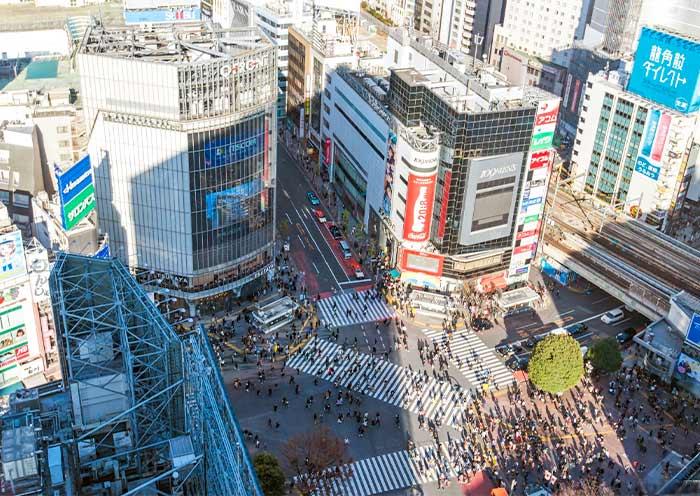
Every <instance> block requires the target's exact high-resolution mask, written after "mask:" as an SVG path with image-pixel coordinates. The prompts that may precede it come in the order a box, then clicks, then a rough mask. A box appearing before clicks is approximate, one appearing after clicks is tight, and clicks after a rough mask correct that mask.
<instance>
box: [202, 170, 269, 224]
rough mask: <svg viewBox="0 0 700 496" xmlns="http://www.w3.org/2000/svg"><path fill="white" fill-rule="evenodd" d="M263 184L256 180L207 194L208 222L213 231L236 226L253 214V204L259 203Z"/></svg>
mask: <svg viewBox="0 0 700 496" xmlns="http://www.w3.org/2000/svg"><path fill="white" fill-rule="evenodd" d="M261 191H262V182H261V181H260V180H259V179H254V180H252V181H248V182H246V183H241V184H239V185H238V186H234V187H232V188H228V189H225V190H223V191H215V192H212V193H207V196H206V204H207V220H208V221H209V222H210V225H211V228H212V229H217V228H220V227H226V226H230V225H233V224H236V223H238V222H240V221H242V220H244V219H246V218H248V217H249V215H250V214H251V211H250V210H252V207H254V205H253V204H252V203H251V202H253V203H255V202H259V201H260V196H259V193H260V192H261Z"/></svg>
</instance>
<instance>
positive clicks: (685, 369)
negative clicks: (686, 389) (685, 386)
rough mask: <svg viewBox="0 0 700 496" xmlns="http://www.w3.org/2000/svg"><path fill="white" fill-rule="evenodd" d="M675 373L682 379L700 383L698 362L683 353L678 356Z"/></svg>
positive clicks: (699, 364)
mask: <svg viewBox="0 0 700 496" xmlns="http://www.w3.org/2000/svg"><path fill="white" fill-rule="evenodd" d="M676 372H678V374H679V375H681V376H683V377H686V378H688V379H692V380H694V381H695V382H700V362H698V361H697V360H695V359H693V358H691V357H689V356H688V355H686V354H685V353H681V354H680V355H678V362H677V363H676Z"/></svg>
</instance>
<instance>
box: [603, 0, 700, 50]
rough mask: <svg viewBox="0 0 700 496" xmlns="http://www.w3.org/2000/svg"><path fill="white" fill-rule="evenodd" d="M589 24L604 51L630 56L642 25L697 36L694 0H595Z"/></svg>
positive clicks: (699, 20) (698, 14)
mask: <svg viewBox="0 0 700 496" xmlns="http://www.w3.org/2000/svg"><path fill="white" fill-rule="evenodd" d="M590 25H591V28H592V29H594V30H595V31H597V32H598V33H601V34H602V35H603V38H602V45H601V48H602V49H603V50H604V51H606V52H607V53H610V54H612V55H615V56H619V57H630V56H632V54H634V51H635V50H636V48H637V39H638V38H639V34H640V32H641V30H642V27H643V26H648V25H658V26H664V27H665V28H667V29H672V30H674V31H677V32H679V33H682V34H685V35H688V36H692V37H695V38H700V9H698V2H697V1H696V0H667V1H664V2H659V1H658V0H595V2H594V6H593V12H592V16H591V23H590Z"/></svg>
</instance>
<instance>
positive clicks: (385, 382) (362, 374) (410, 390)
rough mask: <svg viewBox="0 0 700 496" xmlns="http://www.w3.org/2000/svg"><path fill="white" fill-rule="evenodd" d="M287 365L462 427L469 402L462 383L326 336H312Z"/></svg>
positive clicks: (440, 423) (433, 418) (443, 422)
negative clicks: (360, 349)
mask: <svg viewBox="0 0 700 496" xmlns="http://www.w3.org/2000/svg"><path fill="white" fill-rule="evenodd" d="M287 366H288V367H292V368H295V369H298V370H299V371H301V372H304V373H306V374H309V375H315V376H317V377H320V378H322V379H325V380H327V381H329V382H333V383H335V384H337V385H339V386H342V387H346V388H348V389H352V390H353V391H357V392H359V393H363V394H366V395H367V396H370V397H372V398H376V399H378V400H380V401H384V402H387V403H389V404H391V405H394V406H396V407H399V408H403V409H405V410H408V411H410V412H413V413H415V414H422V415H424V416H425V418H426V420H427V419H431V420H433V421H435V422H436V423H438V424H439V425H443V424H445V425H452V426H454V427H458V428H459V427H460V425H461V413H462V412H463V411H464V410H465V409H466V407H467V405H468V404H469V398H470V395H469V393H468V392H467V391H465V390H464V389H462V388H461V387H460V386H459V385H456V384H451V383H449V382H448V381H445V380H443V381H438V380H437V379H435V377H433V376H431V375H429V374H428V373H427V372H423V373H421V372H417V371H414V370H412V369H410V368H407V367H401V366H399V365H396V364H394V363H391V362H389V361H388V360H383V359H381V358H378V357H373V356H371V355H369V354H366V353H359V352H357V351H353V350H352V349H350V348H347V349H343V346H341V345H339V344H337V343H334V342H332V341H328V340H325V339H320V338H312V339H311V340H310V341H309V343H308V344H307V345H306V346H305V347H304V348H303V349H302V350H301V351H300V352H298V353H297V354H296V355H294V357H292V358H291V359H290V360H289V362H287Z"/></svg>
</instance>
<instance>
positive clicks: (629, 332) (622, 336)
mask: <svg viewBox="0 0 700 496" xmlns="http://www.w3.org/2000/svg"><path fill="white" fill-rule="evenodd" d="M636 333H637V331H636V330H635V328H634V327H628V328H627V329H625V330H624V331H622V332H618V333H617V335H616V336H615V339H616V340H617V342H618V343H620V346H624V345H626V344H628V343H630V342H632V339H633V338H634V335H635V334H636Z"/></svg>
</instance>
